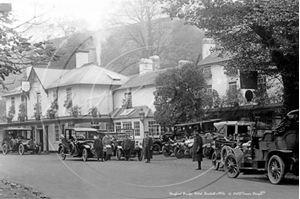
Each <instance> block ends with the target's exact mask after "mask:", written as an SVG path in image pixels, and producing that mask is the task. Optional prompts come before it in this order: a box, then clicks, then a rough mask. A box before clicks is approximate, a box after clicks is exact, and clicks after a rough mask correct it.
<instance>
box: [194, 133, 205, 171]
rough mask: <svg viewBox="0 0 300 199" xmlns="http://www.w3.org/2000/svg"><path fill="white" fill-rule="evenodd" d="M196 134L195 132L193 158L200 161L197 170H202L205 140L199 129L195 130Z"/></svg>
mask: <svg viewBox="0 0 300 199" xmlns="http://www.w3.org/2000/svg"><path fill="white" fill-rule="evenodd" d="M194 134H195V138H194V145H193V154H192V158H193V162H196V161H197V162H198V168H197V170H201V161H202V145H203V141H202V138H201V136H200V135H199V132H198V131H194Z"/></svg>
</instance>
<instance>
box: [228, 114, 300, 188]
mask: <svg viewBox="0 0 300 199" xmlns="http://www.w3.org/2000/svg"><path fill="white" fill-rule="evenodd" d="M228 152H230V153H229V154H228V155H227V157H226V158H225V162H224V165H225V171H226V172H227V175H228V177H230V178H236V177H238V175H239V174H240V173H241V172H243V173H245V172H248V171H249V170H251V171H258V172H263V173H267V175H268V178H269V180H270V182H271V183H272V184H280V182H281V181H282V179H283V178H284V176H285V174H286V173H293V174H294V175H296V176H298V175H299V110H293V111H291V112H289V113H288V114H287V115H286V117H285V118H284V119H283V120H282V122H281V123H280V124H279V125H278V126H277V127H276V128H275V129H273V130H264V131H261V130H260V129H259V128H258V127H257V125H256V127H255V131H254V132H253V134H252V136H251V140H250V141H249V142H247V143H243V144H242V145H241V146H240V147H239V145H238V147H236V148H233V149H231V150H228Z"/></svg>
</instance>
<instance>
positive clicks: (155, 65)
mask: <svg viewBox="0 0 300 199" xmlns="http://www.w3.org/2000/svg"><path fill="white" fill-rule="evenodd" d="M150 59H151V60H152V62H153V70H154V71H157V70H159V69H160V59H159V56H157V55H153V56H151V57H150Z"/></svg>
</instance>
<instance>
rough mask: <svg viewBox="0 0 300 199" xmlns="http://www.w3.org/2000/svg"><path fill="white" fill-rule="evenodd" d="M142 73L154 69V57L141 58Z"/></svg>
mask: <svg viewBox="0 0 300 199" xmlns="http://www.w3.org/2000/svg"><path fill="white" fill-rule="evenodd" d="M139 67H140V68H139V69H140V75H142V74H145V73H147V72H152V71H153V61H152V59H143V58H142V59H141V60H140V63H139Z"/></svg>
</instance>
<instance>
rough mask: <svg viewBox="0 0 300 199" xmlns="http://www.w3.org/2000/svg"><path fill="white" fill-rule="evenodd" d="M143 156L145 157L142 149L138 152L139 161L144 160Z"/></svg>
mask: <svg viewBox="0 0 300 199" xmlns="http://www.w3.org/2000/svg"><path fill="white" fill-rule="evenodd" d="M143 157H144V154H143V150H140V151H139V152H138V159H139V161H142V160H143Z"/></svg>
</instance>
